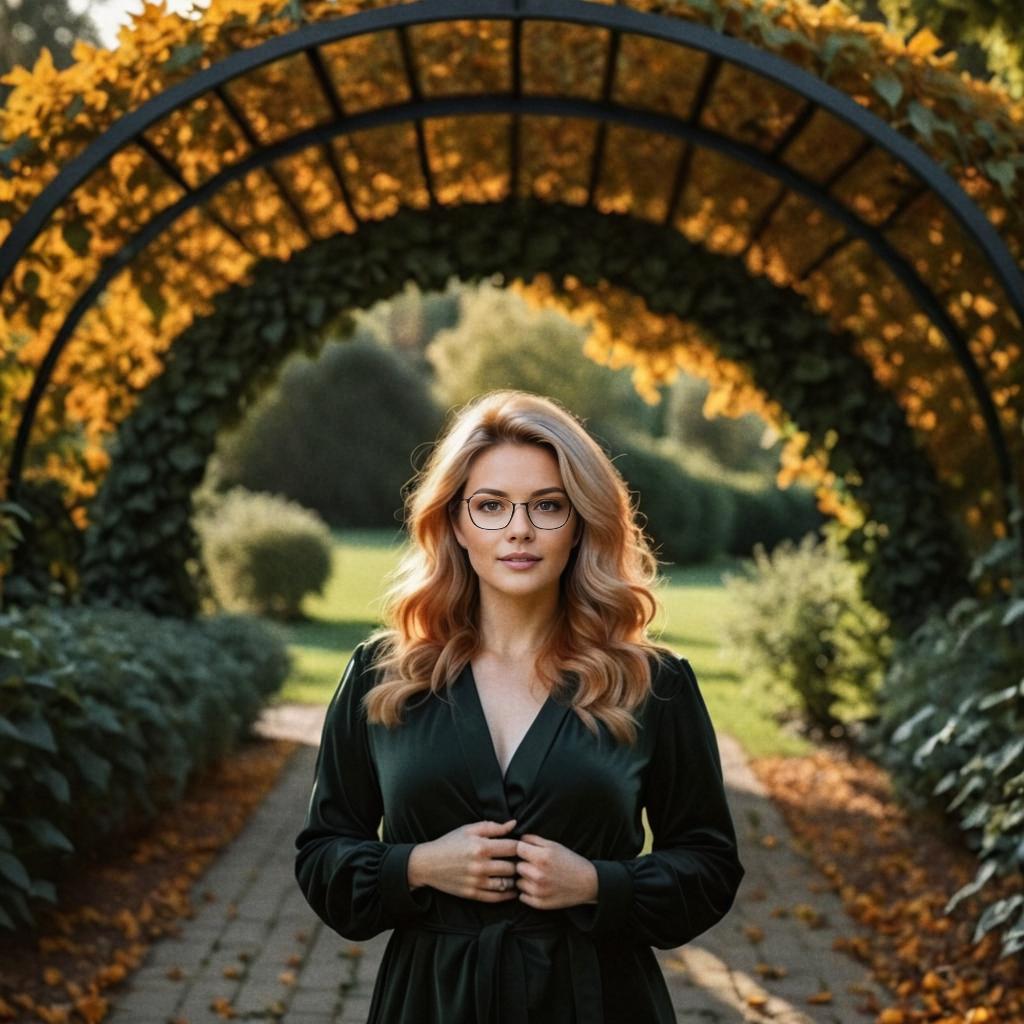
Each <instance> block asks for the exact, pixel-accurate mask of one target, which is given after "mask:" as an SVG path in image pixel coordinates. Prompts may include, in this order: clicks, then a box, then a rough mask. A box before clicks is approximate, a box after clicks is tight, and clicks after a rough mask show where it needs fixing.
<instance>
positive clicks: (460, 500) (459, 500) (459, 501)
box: [452, 491, 576, 530]
mask: <svg viewBox="0 0 1024 1024" xmlns="http://www.w3.org/2000/svg"><path fill="white" fill-rule="evenodd" d="M486 493H487V492H486V491H474V492H473V493H472V494H471V495H470V496H469V497H468V498H453V499H452V500H453V501H454V503H455V504H457V505H461V504H462V503H463V502H466V504H467V505H468V504H469V502H471V501H472V500H473V499H474V498H475V497H476V496H477V495H478V494H486ZM491 497H492V498H493V499H494V500H495V501H508V500H509V499H508V498H503V497H502V496H501V495H500V494H493V495H491ZM533 500H534V501H544V498H543V497H540V498H534V499H533ZM549 500H550V499H549ZM565 503H566V504H567V505H568V506H569V511H568V513H567V514H566V517H565V522H564V523H562V524H561V525H559V526H538V525H537V524H536V523H535V522H534V521H533V516H531V515H530V502H528V501H513V502H512V511H511V512H510V513H509V517H508V522H507V523H505V525H504V526H481V525H480V524H479V523H478V522H477V521H476V520H475V519H474V518H473V513H472V512H470V510H469V509H468V508H467V509H466V515H468V516H469V521H470V522H471V523H472V524H473V525H474V526H475V527H476V528H477V529H478V530H505V529H507V528H508V525H509V523H511V522H512V520H513V519H515V517H516V506H517V505H524V506H526V518H527V519H529V520H530V525H531V526H532V527H533V528H534V529H535V530H561V529H562V528H563V527H565V526H566V525H567V524H568V522H569V520H570V519H571V518H572V514H573V512H575V511H576V506H575V505H574V504H573V503H572V502H571V501H570V500H569V498H568V496H566V498H565Z"/></svg>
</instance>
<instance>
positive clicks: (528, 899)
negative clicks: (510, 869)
mask: <svg viewBox="0 0 1024 1024" xmlns="http://www.w3.org/2000/svg"><path fill="white" fill-rule="evenodd" d="M516 856H517V857H518V858H519V859H518V860H517V861H516V885H517V887H518V889H519V899H520V900H521V901H522V902H523V903H526V904H527V905H529V906H531V907H536V908H537V909H538V910H558V909H559V908H560V907H574V906H576V904H578V903H594V902H596V901H597V868H595V867H594V865H593V863H591V861H589V860H587V858H586V857H581V856H580V855H579V854H578V853H576V852H574V851H573V850H570V849H569V848H568V847H567V846H563V845H562V844H561V843H556V842H555V841H554V840H553V839H545V838H543V837H542V836H535V835H524V836H522V837H521V838H520V839H519V845H518V846H517V848H516Z"/></svg>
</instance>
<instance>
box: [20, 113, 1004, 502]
mask: <svg viewBox="0 0 1024 1024" xmlns="http://www.w3.org/2000/svg"><path fill="white" fill-rule="evenodd" d="M474 114H512V115H516V114H519V115H523V114H526V115H537V116H562V117H575V118H586V119H591V120H597V121H598V122H599V123H608V122H617V123H620V124H628V125H631V126H634V127H636V126H639V127H642V128H644V129H646V130H648V131H651V132H655V133H658V134H662V135H666V136H670V137H675V138H679V139H683V140H686V141H688V142H690V143H693V144H695V145H698V146H702V147H704V148H707V149H712V150H715V151H717V152H720V153H723V154H724V155H726V156H728V157H730V158H732V159H735V160H738V161H740V162H742V163H745V164H747V165H748V166H751V167H754V168H756V169H757V170H759V171H761V172H762V173H764V174H766V175H770V176H771V177H774V178H775V179H776V180H778V181H779V182H780V183H781V184H782V185H783V186H785V187H786V188H788V189H791V190H792V191H794V192H799V193H800V194H802V195H804V196H806V197H807V198H808V199H810V200H811V201H812V202H814V203H816V204H817V205H818V206H819V207H821V208H822V209H824V210H825V212H827V213H828V214H829V216H831V217H833V218H835V219H836V220H837V221H839V222H840V223H842V224H843V225H844V226H845V227H846V229H847V231H848V232H849V233H850V234H851V235H853V236H856V237H857V238H860V239H861V240H863V241H864V242H866V243H867V244H868V245H870V246H871V248H872V249H873V250H874V251H875V252H876V253H877V254H878V255H879V257H880V258H881V259H882V260H884V261H885V263H886V264H887V265H888V266H889V268H890V269H891V270H892V272H893V274H894V276H895V277H896V278H897V279H898V280H899V281H900V282H901V283H902V284H903V285H904V287H906V288H907V289H908V291H909V292H910V293H911V295H912V296H913V297H914V299H915V300H916V301H917V303H918V304H919V306H920V307H921V308H922V309H923V310H924V311H925V312H926V313H927V314H928V316H929V318H930V319H931V320H932V322H933V323H934V324H935V325H936V326H937V327H938V329H939V330H940V331H942V333H943V335H944V336H945V337H946V340H947V342H948V343H949V345H950V348H951V350H952V351H953V353H954V355H955V356H956V358H957V360H958V362H959V363H960V366H961V368H962V370H963V371H964V374H965V375H966V376H967V379H968V382H969V384H970V387H971V390H972V392H973V394H974V396H975V398H976V399H977V401H978V405H979V408H980V410H981V413H982V416H983V418H984V420H985V424H986V429H987V430H988V433H989V435H990V440H991V442H992V446H993V449H994V451H995V455H996V459H997V462H998V465H999V469H1000V475H1001V477H1002V478H1003V481H1004V483H1005V484H1007V485H1012V483H1013V476H1014V468H1013V463H1012V460H1011V458H1010V453H1009V449H1008V446H1007V444H1006V440H1005V438H1004V436H1003V432H1002V425H1001V424H1000V422H999V417H998V413H997V412H996V409H995V406H994V404H993V402H992V397H991V395H990V394H989V391H988V388H987V385H986V383H985V380H984V377H983V375H982V373H981V371H980V369H979V368H978V365H977V363H976V362H975V360H974V356H973V355H972V353H971V351H970V349H969V347H968V345H967V343H966V341H965V340H964V338H963V337H962V336H961V334H960V332H959V330H958V328H957V326H956V324H955V323H954V322H953V320H952V318H951V317H950V315H949V313H948V312H947V311H946V310H945V308H944V307H943V306H942V305H941V304H940V303H939V302H938V300H937V299H936V298H935V296H934V295H933V294H932V292H931V291H930V290H929V289H928V287H927V286H926V285H925V284H924V282H923V281H922V280H921V278H920V277H919V276H918V275H917V273H916V271H915V270H914V269H913V267H912V266H911V265H910V264H909V263H908V262H907V260H906V259H904V257H903V256H901V255H900V254H899V253H898V252H896V250H895V249H893V247H892V245H891V244H890V243H889V242H888V241H887V239H886V238H885V236H884V235H883V234H882V233H881V232H880V231H879V230H878V229H877V228H875V227H873V226H871V225H869V224H865V223H864V222H863V221H861V220H860V219H859V218H858V217H857V216H856V214H854V213H853V211H852V210H850V209H849V208H848V207H846V206H844V205H843V204H842V203H840V202H839V201H838V200H837V199H836V198H835V197H834V196H832V195H830V194H829V193H828V192H827V191H825V190H824V189H823V188H822V187H821V186H820V185H818V184H816V183H815V182H812V181H810V180H808V179H806V178H804V177H803V176H802V175H800V174H799V173H797V172H796V171H794V170H793V169H792V168H791V167H789V166H788V165H787V164H784V163H782V162H781V161H780V160H779V159H778V158H776V157H773V156H772V155H771V154H769V153H764V152H762V151H761V150H759V149H756V148H754V147H753V146H750V145H749V144H747V143H743V142H739V141H738V140H736V139H733V138H731V137H729V136H726V135H722V134H721V133H719V132H716V131H713V130H711V129H709V128H705V127H703V126H702V125H700V124H696V123H694V122H692V121H688V120H687V121H684V120H681V119H679V118H676V117H671V116H669V115H665V114H656V113H653V112H651V111H649V110H639V109H636V108H632V107H620V106H616V105H615V104H611V103H599V102H595V101H591V100H582V99H571V100H570V99H562V98H560V97H547V96H523V97H520V98H518V99H516V98H514V97H510V96H508V95H507V94H505V93H497V94H491V95H482V96H481V95H473V96H462V97H458V96H455V97H445V98H442V99H435V100H419V101H413V102H405V103H398V104H393V105H392V106H389V107H381V108H377V109H375V110H371V111H366V112H364V113H361V114H355V115H352V116H350V117H347V118H345V120H343V121H341V122H332V123H330V124H327V125H320V126H317V127H315V128H310V129H306V130H305V131H302V132H297V133H296V134H295V135H293V136H290V137H289V138H287V139H283V140H280V141H279V142H277V143H275V144H274V145H271V146H265V147H261V148H259V149H257V150H256V151H255V152H253V153H250V154H249V156H247V157H246V158H245V159H243V160H240V161H238V162H237V163H234V164H232V165H231V166H230V167H227V168H225V169H224V170H222V171H221V172H219V173H218V174H216V175H214V176H213V177H211V178H210V179H208V180H207V181H206V182H204V183H203V185H202V186H200V187H199V188H197V189H195V190H193V191H191V192H189V193H187V194H186V195H184V196H183V197H182V198H181V199H179V200H178V201H177V202H176V203H173V204H172V205H170V206H168V207H166V208H165V209H164V210H163V211H161V213H160V214H159V215H158V216H156V217H154V218H153V220H151V221H150V222H149V223H148V224H147V225H146V226H145V227H144V228H143V229H141V230H140V231H139V232H138V233H137V234H136V235H135V236H133V237H132V239H131V240H130V241H129V242H128V243H127V244H126V245H125V246H124V248H122V249H121V250H120V251H119V252H118V253H116V254H115V255H114V256H111V257H110V258H109V259H108V260H107V261H106V262H105V263H104V264H103V266H102V267H101V269H100V272H99V274H98V275H97V277H96V278H95V280H94V281H93V283H92V284H91V285H90V286H89V287H88V288H87V289H86V290H85V291H84V292H83V293H82V294H81V295H80V296H79V297H78V299H77V300H76V302H75V305H74V306H73V307H72V310H71V312H70V313H69V314H68V317H67V319H66V320H65V321H64V323H63V324H62V325H61V328H60V330H59V331H58V333H57V335H56V337H55V338H54V340H53V342H52V343H51V345H50V348H49V350H48V351H47V353H46V356H45V357H44V360H43V362H42V364H41V365H40V367H39V370H38V371H37V373H36V377H35V380H34V381H33V385H32V389H31V391H30V393H29V396H28V399H27V401H26V404H25V407H24V409H23V412H22V418H21V422H20V423H19V425H18V433H17V437H16V440H15V449H14V453H13V457H12V459H11V466H10V474H9V485H10V488H11V493H13V489H14V488H15V487H16V486H17V482H18V480H19V479H20V476H21V468H22V464H23V459H24V453H25V450H26V448H27V444H28V436H29V432H30V431H31V426H32V422H33V421H34V419H35V414H36V411H37V408H38V405H39V402H40V401H41V399H42V394H43V391H44V389H45V387H46V384H47V383H48V381H49V377H50V375H51V374H52V372H53V369H54V367H55V366H56V363H57V360H58V358H59V356H60V353H61V351H62V349H63V348H64V346H65V345H66V344H67V342H68V340H69V339H70V336H71V334H72V332H73V331H74V329H75V327H76V326H77V325H78V323H79V321H80V320H81V318H82V317H83V316H84V315H85V313H86V312H87V311H88V310H89V308H90V307H91V306H92V304H93V303H94V302H95V301H96V299H97V298H98V297H99V295H100V294H101V293H102V291H103V289H104V288H105V287H106V286H107V284H109V282H110V281H111V280H112V279H113V278H114V277H115V276H116V275H117V274H118V273H119V272H120V271H121V270H123V269H125V267H127V266H128V264H130V263H131V261H132V260H133V259H134V258H135V256H136V255H137V254H138V253H139V252H141V251H142V249H144V248H145V247H146V246H147V245H149V244H150V243H151V242H152V241H153V240H154V239H156V238H157V237H158V236H159V235H160V234H161V233H162V232H163V231H164V230H166V229H167V228H168V227H170V225H171V224H173V223H174V222H175V221H176V220H177V219H178V218H179V217H181V216H182V215H183V214H184V213H186V212H187V211H189V210H191V209H192V208H193V207H195V206H197V205H198V204H200V203H202V202H205V201H206V200H208V199H210V198H212V197H213V196H214V195H216V193H217V192H219V191H220V190H221V189H222V188H223V187H224V186H225V185H227V184H228V183H229V182H231V181H233V180H235V179H236V178H238V177H241V176H243V175H245V174H248V173H249V172H250V171H252V170H255V169H258V168H261V167H264V166H266V165H268V164H271V163H273V161H275V160H277V159H279V158H281V157H284V156H288V155H291V154H293V153H296V152H299V151H301V150H303V149H306V148H308V147H310V146H318V145H322V144H323V143H325V142H327V141H329V140H330V139H332V138H335V137H337V136H345V135H349V134H351V133H354V132H358V131H363V130H366V129H369V128H378V127H381V126H386V125H394V124H403V123H407V122H412V121H423V120H428V119H430V118H436V117H459V116H463V117H465V116H470V115H474Z"/></svg>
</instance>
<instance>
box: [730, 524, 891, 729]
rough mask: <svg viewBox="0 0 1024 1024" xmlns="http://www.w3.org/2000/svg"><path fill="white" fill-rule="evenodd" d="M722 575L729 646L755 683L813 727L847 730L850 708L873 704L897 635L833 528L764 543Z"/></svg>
mask: <svg viewBox="0 0 1024 1024" xmlns="http://www.w3.org/2000/svg"><path fill="white" fill-rule="evenodd" d="M742 568H743V572H744V574H745V575H744V576H739V575H737V574H735V573H726V574H725V575H724V577H723V581H724V584H725V588H726V591H727V593H728V596H729V600H728V602H727V607H728V609H729V610H728V612H727V614H726V617H725V618H724V620H723V624H722V630H723V639H724V646H725V647H726V648H727V649H728V654H729V657H730V658H732V659H733V660H734V661H735V663H736V664H737V665H738V666H739V668H740V669H741V671H743V672H744V673H745V675H746V677H747V679H748V680H749V682H750V683H751V684H752V685H755V686H764V687H765V688H767V689H768V690H773V691H775V693H776V694H781V696H782V698H783V699H784V701H785V702H786V704H787V707H790V708H792V707H794V706H795V707H797V708H798V709H799V712H800V714H801V716H802V717H803V718H804V719H805V721H806V723H807V724H808V725H809V726H810V727H811V730H812V731H814V730H821V731H823V732H825V733H827V734H831V735H841V734H842V732H843V731H844V730H845V729H846V725H845V718H848V717H850V716H851V715H857V716H859V717H864V716H865V713H870V712H873V711H874V704H875V696H876V694H877V691H878V689H879V688H880V686H881V681H882V676H883V673H884V671H885V667H886V664H887V659H888V657H889V655H890V653H891V645H892V642H891V640H890V639H889V637H888V627H889V623H888V622H887V620H886V618H885V616H884V615H883V614H882V613H881V612H879V611H878V610H877V609H875V608H874V607H872V606H871V605H870V604H868V602H867V601H865V600H864V598H863V596H862V594H861V590H860V571H859V570H858V568H857V567H855V566H854V565H852V564H850V563H849V562H847V561H845V560H844V559H843V558H842V557H841V554H840V553H839V550H838V545H837V544H836V542H835V541H834V540H833V538H832V535H831V534H830V533H828V532H826V537H825V539H824V540H823V541H820V542H819V541H818V540H817V538H816V537H815V536H814V535H813V534H808V535H807V536H806V537H804V538H803V539H802V540H801V541H800V543H799V544H797V545H795V544H793V542H792V541H788V540H787V541H783V542H782V543H781V544H779V545H777V546H776V548H775V549H774V550H773V551H772V552H771V554H770V555H769V554H768V553H767V552H766V550H765V548H764V545H762V544H758V545H756V546H755V549H754V559H753V560H752V561H748V562H745V563H744V564H743V567H742Z"/></svg>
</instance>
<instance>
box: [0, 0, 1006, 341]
mask: <svg viewBox="0 0 1024 1024" xmlns="http://www.w3.org/2000/svg"><path fill="white" fill-rule="evenodd" d="M456 20H507V21H513V22H521V21H530V20H534V21H567V22H573V23H575V24H581V25H588V26H592V27H598V28H607V29H610V30H613V31H619V32H625V33H630V34H633V35H639V36H646V37H648V38H651V39H661V40H663V41H665V42H670V43H675V44H677V45H681V46H687V47H690V48H691V49H695V50H699V51H702V52H704V53H708V54H711V55H713V56H716V57H718V58H720V59H723V60H726V61H728V62H729V63H731V64H735V65H736V66H738V67H743V68H746V69H747V70H749V71H753V72H754V73H755V74H758V75H761V76H763V77H764V78H768V79H770V80H771V81H774V82H777V83H778V84H780V85H782V86H784V87H786V88H788V89H791V90H792V91H794V92H796V93H798V94H799V95H801V96H803V97H805V98H806V99H809V100H811V101H812V102H813V103H814V104H815V105H816V106H819V107H821V108H822V109H823V110H827V111H829V112H830V113H832V114H834V115H835V116H836V117H838V118H840V119H841V120H843V121H846V122H847V123H848V124H849V125H851V126H852V127H854V128H856V129H857V130H858V131H860V132H862V133H863V134H865V135H867V136H869V137H871V138H872V139H873V140H874V141H875V142H876V143H877V144H878V145H879V146H881V147H882V148H883V149H884V150H886V151H887V152H888V153H889V154H890V155H891V156H894V157H895V158H896V159H897V160H900V161H901V162H902V163H903V164H905V165H906V166H907V167H908V168H909V169H910V170H912V171H913V172H914V173H915V174H917V175H918V176H919V177H920V178H921V179H922V180H923V181H924V182H925V183H926V184H927V185H928V186H929V187H930V188H931V189H932V191H934V192H935V193H936V194H937V195H938V196H939V197H940V199H942V201H943V202H944V203H945V205H946V206H947V207H948V208H949V209H950V210H951V211H952V213H953V214H954V215H955V216H956V218H957V219H958V220H959V221H960V223H961V224H962V225H963V227H964V229H965V230H966V231H967V233H968V235H969V236H970V237H971V238H973V239H974V240H975V241H976V242H977V243H978V245H979V246H980V247H981V250H982V252H984V254H985V256H986V257H987V259H988V261H989V263H990V264H991V265H992V268H993V270H994V271H995V272H996V276H997V277H998V278H999V281H1000V283H1001V284H1002V286H1003V288H1004V290H1005V291H1006V294H1007V297H1008V298H1009V299H1010V302H1011V304H1012V305H1013V307H1014V310H1015V311H1016V313H1017V316H1018V317H1019V319H1020V321H1021V324H1022V325H1024V275H1022V274H1021V272H1020V270H1019V269H1018V267H1017V265H1016V264H1015V263H1014V260H1013V257H1012V256H1011V254H1010V252H1009V250H1008V249H1007V248H1006V245H1005V243H1004V242H1003V240H1002V239H1001V238H1000V237H999V235H998V233H997V232H996V230H995V228H994V227H993V226H992V224H991V223H990V222H989V220H988V218H986V217H985V216H984V214H983V213H982V212H981V210H980V209H979V208H978V207H977V205H976V204H975V203H973V202H972V201H971V199H970V197H969V196H968V195H967V194H966V193H965V192H964V191H963V189H962V188H961V187H960V186H959V185H958V184H957V183H956V182H955V181H954V180H953V179H952V178H951V177H950V176H949V175H948V174H946V172H945V171H944V170H943V169H942V168H941V167H939V165H938V164H936V163H935V162H934V161H933V160H932V159H931V158H930V157H929V156H928V155H927V154H926V153H925V152H924V151H923V150H921V149H920V148H919V147H918V146H917V145H916V144H914V143H913V142H911V141H910V140H909V139H906V138H904V137H903V136H902V135H900V134H899V132H897V131H896V130H895V129H894V128H892V127H891V126H890V125H888V124H887V123H886V122H885V121H883V120H882V119H881V118H880V117H878V116H877V115H876V114H874V113H872V112H871V111H870V110H868V109H867V108H865V107H863V106H861V105H860V104H859V103H857V102H856V101H855V100H853V99H851V98H850V97H849V96H847V95H846V94H845V93H843V92H840V91H839V90H838V89H835V88H833V87H832V86H830V85H828V84H827V83H825V82H822V81H821V80H820V79H819V78H815V77H814V75H812V74H810V73H809V72H807V71H804V70H803V69H801V68H798V67H795V66H794V65H792V64H790V63H789V62H788V61H786V60H783V58H781V57H778V56H776V55H775V54H773V53H767V52H765V51H763V50H758V49H757V48H756V47H754V46H752V45H751V44H750V43H747V42H744V41H742V40H739V39H735V38H733V37H731V36H726V35H722V34H721V33H719V32H715V31H714V30H713V29H710V28H708V27H707V26H705V25H698V24H696V23H694V22H688V21H683V20H682V19H680V18H673V17H670V16H668V15H663V14H651V13H647V12H644V11H636V10H633V9H631V8H628V7H623V6H614V7H611V6H607V5H604V4H596V3H593V2H589V0H414V2H412V3H407V4H402V5H399V6H396V7H381V8H376V9H374V10H370V11H360V12H359V13H357V14H350V15H348V16H346V17H343V18H339V19H338V20H336V21H320V22H315V23H313V24H311V25H305V26H303V27H302V28H299V29H296V30H295V31H294V32H291V33H289V34H288V35H285V36H278V37H276V38H274V39H270V40H268V41H267V42H266V43H263V44H262V45H260V46H256V47H253V48H252V49H250V50H242V51H240V52H238V53H234V54H232V55H231V56H229V57H226V58H224V60H222V61H218V62H217V63H216V64H214V65H211V66H210V67H208V68H204V69H202V70H201V71H197V72H196V73H195V74H194V75H192V76H191V77H190V78H188V79H186V80H185V81H182V82H179V83H178V84H177V85H174V86H172V87H171V88H170V89H168V90H167V91H166V92H163V93H161V94H160V95H159V96H156V97H154V98H153V99H152V100H149V101H148V102H147V103H144V104H143V105H142V106H141V107H139V109H138V110H134V111H132V112H131V113H129V114H126V115H125V116H124V117H123V118H121V119H120V120H119V121H118V122H116V124H115V125H114V126H113V127H112V128H110V129H109V130H108V131H107V132H105V133H104V135H103V136H102V137H101V138H99V139H97V140H96V142H94V143H93V144H92V145H90V146H89V147H88V148H87V149H86V150H85V152H83V153H82V154H80V155H79V156H78V157H77V158H76V159H75V160H73V161H72V162H71V163H70V164H69V165H68V166H67V167H66V168H65V169H64V170H63V171H61V172H60V173H59V174H58V175H57V177H56V178H54V180H53V181H52V182H50V184H49V185H48V186H47V187H46V188H45V189H44V190H43V192H42V193H41V195H40V196H39V197H38V198H37V199H36V201H35V202H34V203H33V204H32V206H31V207H30V209H29V210H28V211H27V213H26V214H25V216H24V217H22V218H21V219H20V220H19V221H18V222H17V223H16V224H15V225H14V228H13V229H12V231H11V234H10V235H9V236H8V238H7V239H6V240H5V242H4V244H3V245H2V246H0V287H2V286H3V283H4V281H5V280H6V279H7V276H8V275H9V274H10V272H11V270H12V269H13V267H14V264H15V262H17V259H18V257H20V255H21V254H22V252H23V251H24V250H25V248H27V246H28V244H29V243H31V241H32V239H34V238H35V236H36V235H37V234H38V233H39V231H40V230H42V227H43V225H44V224H45V222H46V221H47V220H48V219H49V217H50V216H51V215H52V213H53V211H54V210H55V209H56V208H57V206H58V205H59V204H60V202H61V201H62V200H63V199H64V198H65V196H67V195H68V194H69V193H70V192H72V191H73V190H74V189H75V188H76V187H77V186H78V185H80V184H81V183H82V182H83V181H84V180H85V179H86V178H87V177H88V175H89V174H90V173H91V172H92V171H93V170H95V169H96V167H98V166H99V165H100V164H101V163H103V162H104V161H105V160H107V159H108V158H109V157H110V156H111V155H113V154H114V153H116V152H117V151H118V150H119V149H120V148H121V147H122V146H124V145H126V144H127V143H129V142H130V141H131V140H132V139H133V138H134V137H135V136H136V135H138V134H140V133H141V132H143V131H145V130H146V129H147V128H149V127H150V126H151V125H153V124H154V123H156V122H157V121H159V120H160V119H161V118H162V117H164V116H165V115H167V114H169V113H171V112H172V111H173V110H175V109H176V108H177V107H179V106H182V105H184V104H185V103H188V102H189V101H190V100H192V99H194V98H195V97H197V96H200V95H202V94H203V93H205V92H208V91H210V90H211V89H213V88H214V87H215V86H218V85H223V84H224V83H225V82H228V81H230V80H231V79H232V78H235V77H237V76H238V75H241V74H245V73H246V72H248V71H251V70H253V69H254V68H259V67H263V66H264V65H266V64H270V63H273V62H274V61H277V60H280V59H281V58H282V57H287V56H291V55H293V54H296V53H299V52H301V51H303V50H307V49H310V48H314V47H319V46H323V45H325V44H327V43H333V42H337V41H339V40H342V39H350V38H354V37H355V36H360V35H366V34H368V33H372V32H379V31H382V30H386V29H399V28H405V27H408V26H412V25H422V24H426V23H431V22H442V21H456Z"/></svg>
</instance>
